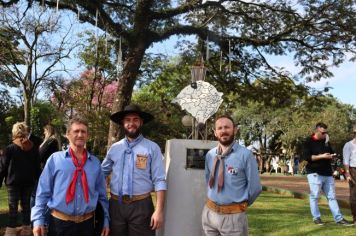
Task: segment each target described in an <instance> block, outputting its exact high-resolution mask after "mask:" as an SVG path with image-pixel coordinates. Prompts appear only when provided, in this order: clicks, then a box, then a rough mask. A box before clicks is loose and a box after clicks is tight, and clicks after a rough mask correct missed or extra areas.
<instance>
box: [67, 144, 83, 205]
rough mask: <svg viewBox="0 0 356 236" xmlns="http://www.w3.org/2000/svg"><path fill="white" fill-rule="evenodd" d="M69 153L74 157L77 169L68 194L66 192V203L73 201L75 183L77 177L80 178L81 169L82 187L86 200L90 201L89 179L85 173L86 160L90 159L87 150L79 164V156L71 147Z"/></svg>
mask: <svg viewBox="0 0 356 236" xmlns="http://www.w3.org/2000/svg"><path fill="white" fill-rule="evenodd" d="M69 153H70V155H71V157H72V161H73V164H74V166H75V170H74V174H73V178H72V181H71V182H70V184H69V186H68V189H67V194H66V203H67V204H68V203H70V202H71V201H73V199H74V195H75V185H76V182H77V178H78V172H79V171H80V173H81V180H82V188H83V192H84V198H85V202H86V203H88V202H89V189H88V181H87V175H86V173H85V170H84V168H83V167H84V165H85V162H86V161H87V159H88V156H87V151H86V150H84V151H83V158H82V162H81V164H80V165H79V163H78V160H77V157H76V156H75V154H74V152H73V150H72V149H71V148H69Z"/></svg>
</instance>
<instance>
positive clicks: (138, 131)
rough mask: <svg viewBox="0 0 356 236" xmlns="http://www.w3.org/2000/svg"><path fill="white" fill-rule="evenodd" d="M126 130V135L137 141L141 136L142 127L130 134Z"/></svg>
mask: <svg viewBox="0 0 356 236" xmlns="http://www.w3.org/2000/svg"><path fill="white" fill-rule="evenodd" d="M124 130H125V135H126V136H127V137H129V138H131V139H135V138H137V137H138V136H139V135H140V134H141V127H139V128H137V129H136V131H135V132H130V131H128V130H127V129H125V128H124Z"/></svg>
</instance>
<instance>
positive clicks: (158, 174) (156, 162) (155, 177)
mask: <svg viewBox="0 0 356 236" xmlns="http://www.w3.org/2000/svg"><path fill="white" fill-rule="evenodd" d="M151 171H152V172H151V173H152V182H153V185H154V190H155V192H158V191H163V190H167V182H166V173H165V170H164V165H163V155H162V153H161V150H160V149H159V147H158V146H157V145H156V147H155V148H154V150H153V156H152V163H151Z"/></svg>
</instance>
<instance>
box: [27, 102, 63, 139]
mask: <svg viewBox="0 0 356 236" xmlns="http://www.w3.org/2000/svg"><path fill="white" fill-rule="evenodd" d="M47 124H51V125H53V126H54V127H55V128H56V130H57V132H58V133H59V134H64V132H65V129H64V126H65V121H64V116H63V114H62V113H61V112H59V111H57V110H56V109H55V107H54V106H53V104H52V103H50V102H48V101H37V102H36V103H35V104H34V105H33V107H32V109H31V126H32V127H31V128H32V132H33V133H34V134H35V135H36V136H39V137H42V136H43V127H44V126H45V125H47Z"/></svg>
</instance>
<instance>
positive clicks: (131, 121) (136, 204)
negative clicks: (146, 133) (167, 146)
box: [102, 105, 167, 236]
mask: <svg viewBox="0 0 356 236" xmlns="http://www.w3.org/2000/svg"><path fill="white" fill-rule="evenodd" d="M110 119H111V120H112V121H114V122H116V123H118V124H120V125H121V126H122V127H123V129H124V131H125V138H123V139H121V140H120V141H119V142H116V143H114V144H113V145H112V146H111V147H110V149H109V151H108V153H107V155H106V158H105V159H104V161H103V163H102V170H103V172H104V174H105V176H108V175H110V174H111V182H110V192H111V193H110V194H111V198H110V201H109V212H110V218H111V221H110V232H111V235H120V236H154V235H155V230H156V229H158V228H160V227H161V226H162V224H163V207H164V197H165V190H166V189H167V184H166V175H165V171H164V167H163V161H162V153H161V150H160V148H159V146H158V145H157V144H156V143H154V142H152V141H150V140H148V139H146V138H144V137H143V136H142V134H141V127H142V125H143V124H145V123H147V122H149V121H151V120H152V119H153V116H152V115H151V114H149V113H146V112H143V111H141V109H140V108H139V107H138V106H137V105H128V106H126V107H125V108H124V110H123V111H120V112H117V113H114V114H113V115H112V116H111V117H110ZM152 191H155V192H156V197H157V204H156V209H155V210H154V207H153V204H152V199H151V192H152Z"/></svg>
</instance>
